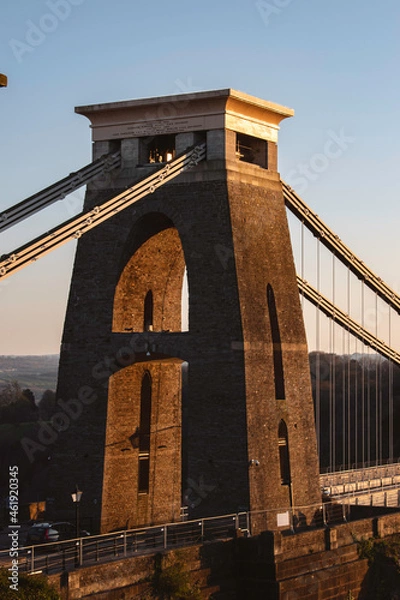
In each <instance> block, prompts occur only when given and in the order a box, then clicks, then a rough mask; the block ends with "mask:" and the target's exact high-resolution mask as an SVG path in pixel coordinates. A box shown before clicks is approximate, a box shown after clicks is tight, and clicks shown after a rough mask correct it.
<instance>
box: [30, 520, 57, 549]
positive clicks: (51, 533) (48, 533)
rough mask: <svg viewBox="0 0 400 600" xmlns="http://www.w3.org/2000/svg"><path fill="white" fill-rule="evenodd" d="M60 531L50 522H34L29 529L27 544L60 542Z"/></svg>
mask: <svg viewBox="0 0 400 600" xmlns="http://www.w3.org/2000/svg"><path fill="white" fill-rule="evenodd" d="M58 538H59V533H58V531H57V529H55V528H54V527H53V526H52V525H50V523H34V524H33V525H32V527H31V528H30V529H29V530H28V534H27V536H26V542H25V543H26V545H27V546H32V545H34V544H45V543H46V542H58Z"/></svg>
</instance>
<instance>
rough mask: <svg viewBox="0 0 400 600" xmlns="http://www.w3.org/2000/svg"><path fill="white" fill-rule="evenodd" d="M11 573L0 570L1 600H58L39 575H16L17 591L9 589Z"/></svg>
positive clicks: (43, 578) (55, 592)
mask: <svg viewBox="0 0 400 600" xmlns="http://www.w3.org/2000/svg"><path fill="white" fill-rule="evenodd" d="M9 577H11V571H8V570H7V569H5V568H4V567H2V568H0V598H1V600H16V598H18V600H60V595H59V593H58V592H57V591H56V590H55V588H54V587H53V586H52V585H50V584H49V583H48V581H47V579H46V578H45V577H43V576H41V575H25V574H23V573H18V577H16V579H17V581H18V584H17V585H18V588H17V591H15V590H14V589H11V588H10V584H11V585H12V584H13V582H12V580H10V579H9Z"/></svg>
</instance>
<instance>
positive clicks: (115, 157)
mask: <svg viewBox="0 0 400 600" xmlns="http://www.w3.org/2000/svg"><path fill="white" fill-rule="evenodd" d="M205 158H206V146H205V144H202V145H200V146H198V147H196V148H194V149H192V150H191V151H190V152H187V153H185V154H184V155H182V156H180V157H178V158H176V159H174V160H170V162H168V163H166V164H162V166H160V168H159V169H158V170H157V171H156V172H155V173H153V174H152V175H151V176H149V177H147V178H145V179H143V180H142V181H140V182H139V183H136V184H135V185H134V186H132V187H131V188H129V189H127V190H126V191H124V192H123V193H121V194H118V195H117V196H115V197H114V198H111V199H109V200H107V201H106V202H104V203H103V204H101V205H99V206H95V207H94V208H93V209H91V210H90V211H87V212H82V213H81V214H79V215H78V216H76V217H74V218H71V219H69V220H68V221H65V222H63V223H62V224H60V225H59V226H57V227H55V228H54V229H52V230H51V231H48V232H45V233H44V234H43V235H42V236H40V237H38V238H36V239H35V240H33V241H32V242H29V243H27V244H25V245H24V246H22V247H20V248H17V249H13V250H12V251H11V252H8V253H7V254H3V256H2V257H1V260H0V278H1V279H5V278H7V277H10V276H11V275H13V274H14V273H15V272H17V271H18V270H20V269H22V268H25V267H27V266H28V265H29V264H30V263H32V262H35V261H37V260H38V259H40V258H41V257H42V256H44V255H45V254H47V253H48V252H51V251H53V250H56V249H57V248H58V247H59V246H61V245H62V244H65V243H67V242H68V241H72V240H74V239H77V238H79V237H81V236H82V235H84V234H85V233H86V232H88V231H90V230H91V229H93V228H94V227H96V226H98V225H100V224H101V223H103V222H104V221H105V220H107V219H110V218H112V217H113V215H115V214H116V213H118V212H120V211H122V210H124V209H125V208H126V207H127V206H129V205H131V204H132V203H134V202H137V201H138V200H140V199H141V198H143V197H145V196H146V195H148V194H152V193H154V191H155V190H156V189H157V188H158V187H160V186H163V185H165V184H167V183H168V182H169V181H171V180H172V179H174V178H175V177H178V176H179V175H180V173H183V172H184V171H185V170H187V169H192V168H195V167H196V165H197V164H198V163H199V162H200V161H202V160H205ZM120 166H121V155H120V152H114V153H110V154H108V155H105V156H102V157H101V158H100V159H98V160H96V161H94V162H92V163H90V164H89V165H87V166H85V167H83V168H82V169H80V170H79V171H77V172H74V173H71V174H70V175H69V176H67V177H65V178H64V179H62V180H60V181H58V182H56V183H55V184H53V185H51V186H49V187H48V188H46V189H44V190H43V191H41V192H39V193H37V194H35V195H33V196H31V197H29V198H27V199H26V200H24V201H22V202H20V203H18V204H16V205H15V206H12V207H10V208H9V209H7V210H5V211H3V213H2V214H1V215H0V231H4V230H6V229H8V228H10V227H12V226H15V225H18V224H19V223H21V222H22V221H24V220H25V219H27V218H29V217H30V216H31V215H33V214H35V213H36V212H38V211H40V210H43V209H45V208H46V207H47V206H49V205H50V204H52V203H54V202H57V201H61V200H63V199H64V198H66V197H67V196H68V194H70V193H72V192H74V191H75V190H76V189H78V188H79V187H82V186H84V185H86V184H87V183H88V182H89V181H93V180H95V179H96V177H99V176H104V174H105V173H109V172H111V171H113V170H117V169H119V168H120ZM283 192H284V199H285V203H286V207H287V209H288V212H290V214H291V215H292V216H294V217H295V220H293V219H292V221H291V230H292V232H294V233H293V237H294V236H295V235H296V233H297V234H298V232H295V230H296V227H297V228H300V236H299V238H300V240H301V241H300V244H298V246H300V248H297V256H296V260H297V268H298V275H297V281H298V286H299V292H300V296H301V299H302V302H303V306H304V303H305V302H306V303H309V305H310V306H312V307H314V308H315V310H314V315H313V317H311V316H310V314H309V313H310V311H308V313H307V312H306V310H305V316H306V318H307V319H308V320H309V321H311V319H312V318H314V319H315V323H314V324H312V323H311V324H310V323H308V325H309V330H311V332H312V333H311V335H314V336H315V338H316V343H315V351H314V352H313V354H311V355H310V361H311V365H310V368H311V374H312V380H313V392H314V402H315V419H316V429H317V438H318V445H319V451H320V452H319V453H320V465H321V473H322V475H321V487H323V488H325V489H329V492H330V493H331V494H338V495H340V494H341V493H343V494H348V493H349V492H352V493H354V492H355V491H357V493H358V494H359V495H362V494H363V493H364V494H367V493H369V494H370V493H371V489H372V488H373V487H378V488H383V487H385V486H389V487H391V488H393V487H396V489H397V487H398V480H399V478H400V467H398V466H397V459H398V457H397V454H398V453H399V452H400V448H397V447H396V444H395V440H394V414H395V413H394V399H395V398H394V393H395V384H394V378H395V376H396V375H397V377H399V372H398V366H399V365H400V353H399V352H398V351H397V350H396V349H395V348H394V347H393V343H392V340H393V331H396V327H397V329H398V324H397V322H396V318H397V317H398V315H399V313H400V297H399V296H398V295H397V293H396V292H395V291H394V290H393V289H391V288H390V287H389V286H388V285H387V284H386V283H385V282H384V281H382V279H381V278H380V277H379V276H378V275H376V274H375V273H374V272H373V271H372V270H371V269H370V268H369V267H368V266H367V265H365V264H364V262H363V261H362V260H361V259H360V258H359V257H357V256H356V255H355V254H354V253H353V252H352V251H351V249H350V248H348V247H347V246H346V245H345V244H344V242H343V241H342V240H341V239H340V238H339V236H338V235H337V234H336V233H335V232H333V231H332V230H331V229H330V228H329V227H328V226H327V225H326V224H325V223H324V222H323V221H322V220H321V219H320V218H319V217H318V215H317V214H316V213H315V212H314V211H313V210H312V209H311V208H310V207H309V206H308V205H307V204H306V203H305V201H304V200H303V199H302V198H300V196H299V195H298V194H297V193H296V191H295V190H293V189H292V188H291V187H290V186H289V185H287V184H286V183H284V182H283ZM304 230H306V231H307V233H309V234H311V236H312V237H313V239H314V243H315V258H314V260H311V261H310V262H311V263H312V266H311V273H310V267H309V266H307V265H306V264H305V258H304V256H305V245H306V244H307V241H306V235H307V234H305V231H304ZM292 243H293V240H292ZM308 243H310V241H309V240H308ZM321 248H325V249H326V250H327V251H328V256H325V257H324V258H321ZM323 260H325V263H327V262H328V261H330V263H331V264H330V267H331V268H330V272H329V274H328V269H327V268H326V266H327V265H326V264H324V263H323ZM339 263H340V265H342V267H343V269H342V271H343V272H342V273H339V275H341V276H342V277H341V280H340V278H339V277H338V272H339V269H338V266H337V265H338V264H339ZM328 266H329V265H328ZM323 270H324V275H323V278H322V271H323ZM308 277H309V278H310V279H311V280H312V279H314V280H315V281H316V285H315V286H313V285H311V284H310V283H309V281H308V280H307V278H308ZM322 279H324V281H323V280H322ZM328 280H330V281H328ZM327 282H328V285H327ZM324 286H325V289H327V288H328V289H327V293H326V292H325V293H322V290H323V289H324ZM329 288H330V289H329ZM337 290H339V293H338V292H337ZM367 294H369V296H368V300H367ZM341 299H342V300H344V303H345V306H343V304H342V305H340V304H339V301H340V300H341ZM357 301H358V305H357ZM367 302H368V304H367ZM378 303H380V304H379V305H378ZM371 306H372V312H374V313H375V322H374V323H373V327H372V328H370V329H368V328H367V327H366V324H365V317H364V314H365V311H366V307H368V308H370V307H371ZM308 308H309V307H308ZM357 311H358V315H359V317H360V316H361V318H359V319H358V320H357V319H356V318H354V317H353V316H352V314H353V313H357ZM370 314H371V310H370V311H369V315H370ZM382 314H386V331H385V332H384V333H385V334H386V337H383V336H382V337H379V336H378V332H379V328H380V327H381V323H380V320H381V317H380V315H382ZM369 320H370V321H371V319H369ZM324 328H325V331H324ZM324 336H325V340H324V344H322V343H321V340H322V338H323V337H324ZM326 340H328V348H327V346H326ZM322 347H324V348H325V351H323V350H320V348H322ZM396 381H397V380H396ZM399 383H400V381H399ZM389 466H390V469H389ZM379 468H381V469H386V471H385V473H386V474H387V473H389V471H390V475H387V476H382V475H380V474H379V473H378V474H377V471H376V470H377V469H379ZM388 469H389V471H388ZM343 472H346V477H345V476H344V474H343ZM351 473H353V476H351ZM356 482H357V486H358V487H357V486H356V487H354V485H353V487H351V484H355V483H356ZM371 483H372V484H374V483H375V484H376V485H375V486H374V485H371ZM346 485H347V487H346ZM356 488H357V489H356ZM392 497H394V494H393V493H392Z"/></svg>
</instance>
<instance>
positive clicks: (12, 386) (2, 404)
mask: <svg viewBox="0 0 400 600" xmlns="http://www.w3.org/2000/svg"><path fill="white" fill-rule="evenodd" d="M37 419H38V409H37V406H36V404H35V396H34V394H33V393H32V391H31V390H30V389H26V390H21V387H20V385H19V383H18V382H17V381H12V382H10V383H7V384H6V385H5V386H4V387H3V388H2V389H1V391H0V422H1V423H24V422H31V421H37Z"/></svg>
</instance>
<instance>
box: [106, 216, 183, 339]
mask: <svg viewBox="0 0 400 600" xmlns="http://www.w3.org/2000/svg"><path fill="white" fill-rule="evenodd" d="M153 217H154V216H153V215H148V216H147V220H146V221H145V223H144V224H143V228H145V226H146V223H147V226H148V235H149V237H147V238H145V239H140V238H139V237H138V238H137V244H138V245H137V246H135V247H133V248H132V252H133V253H132V254H131V255H130V257H129V255H128V257H127V258H126V259H125V260H126V262H125V266H124V268H123V269H122V272H121V275H120V277H119V281H118V283H117V286H116V289H115V295H114V308H113V325H112V329H113V331H114V332H121V333H124V332H127V331H133V332H142V331H157V332H166V333H167V332H180V331H183V330H184V329H183V326H184V324H183V322H182V321H183V320H182V316H183V306H182V305H183V286H184V274H185V266H186V265H185V257H184V253H183V248H182V243H181V240H180V237H179V233H178V231H177V229H176V228H175V227H173V226H172V225H167V226H166V227H165V228H164V229H162V230H161V231H154V230H153V229H152V228H151V227H150V226H149V225H148V221H149V222H151V221H152V219H153ZM154 219H156V217H154ZM140 223H141V222H140ZM154 227H155V226H154ZM186 289H187V287H186Z"/></svg>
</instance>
